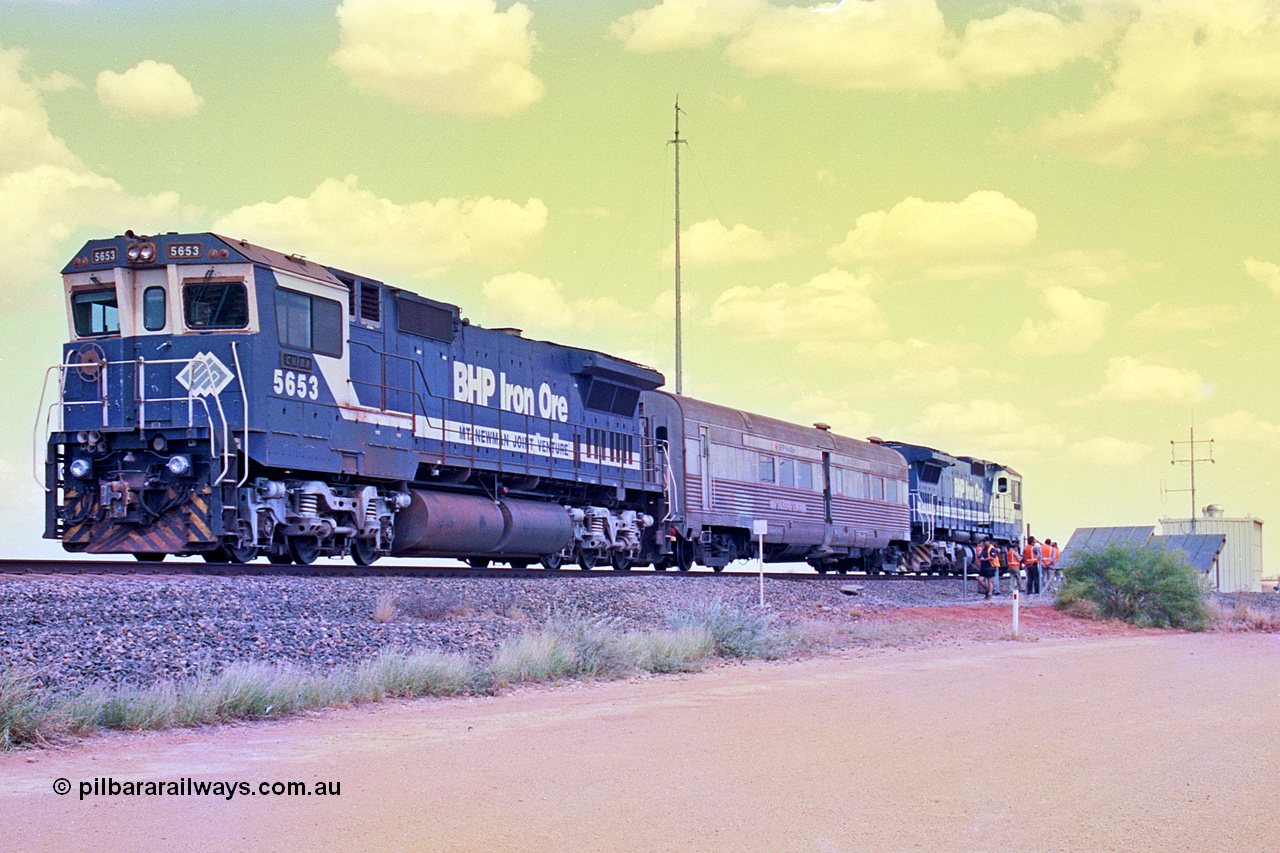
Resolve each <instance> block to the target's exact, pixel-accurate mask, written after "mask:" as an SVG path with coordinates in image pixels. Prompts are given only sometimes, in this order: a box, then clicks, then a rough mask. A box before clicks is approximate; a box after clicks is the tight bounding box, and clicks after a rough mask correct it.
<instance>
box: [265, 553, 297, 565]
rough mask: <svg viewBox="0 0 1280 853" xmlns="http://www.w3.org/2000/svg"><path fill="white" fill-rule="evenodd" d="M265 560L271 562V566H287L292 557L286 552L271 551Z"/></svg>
mask: <svg viewBox="0 0 1280 853" xmlns="http://www.w3.org/2000/svg"><path fill="white" fill-rule="evenodd" d="M267 562H268V563H271V564H272V565H273V566H287V565H289V564H290V563H292V562H293V557H291V556H289V554H288V553H284V554H281V553H277V552H275V551H272V552H271V553H269V554H267Z"/></svg>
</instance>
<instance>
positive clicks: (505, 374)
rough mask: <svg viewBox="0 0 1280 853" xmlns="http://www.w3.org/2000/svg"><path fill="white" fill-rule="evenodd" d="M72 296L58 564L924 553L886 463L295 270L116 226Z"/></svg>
mask: <svg viewBox="0 0 1280 853" xmlns="http://www.w3.org/2000/svg"><path fill="white" fill-rule="evenodd" d="M63 284H64V290H65V295H66V307H67V312H68V325H69V328H70V341H69V342H68V343H66V344H65V345H64V350H63V360H62V363H61V364H59V365H56V366H54V367H53V368H51V369H50V372H49V375H48V376H47V377H46V383H45V384H46V395H47V396H48V401H47V404H46V399H45V398H43V397H42V401H41V415H40V419H39V422H38V430H39V434H38V435H37V443H38V445H39V446H40V451H39V453H40V455H41V456H43V459H42V460H39V461H41V462H42V463H43V465H42V468H43V471H42V473H43V485H44V487H45V490H46V493H47V501H46V523H45V536H46V537H47V538H53V539H58V540H60V541H61V542H62V543H63V547H64V548H65V549H66V550H68V551H73V552H85V553H91V554H107V553H127V554H132V555H134V556H136V557H137V558H138V559H140V560H160V559H163V558H164V556H165V555H168V554H178V555H186V554H200V555H202V556H204V557H205V558H207V559H209V560H214V561H231V562H244V561H248V560H252V559H255V558H257V557H259V556H260V555H261V556H265V557H267V558H268V559H269V560H271V561H273V562H278V563H288V562H296V563H299V564H308V563H311V562H313V561H315V560H316V559H317V558H318V557H321V556H328V557H342V556H347V555H349V556H350V557H351V558H352V559H353V560H354V561H355V562H357V563H360V564H368V563H371V562H373V561H374V560H376V559H377V558H379V557H381V556H385V555H393V556H405V557H451V558H459V559H463V560H466V561H468V562H470V563H471V564H472V565H474V566H485V565H488V564H489V563H490V562H493V561H499V562H505V563H509V564H510V565H512V566H517V567H522V566H527V565H530V564H531V563H533V562H535V561H537V562H541V563H542V564H543V565H544V566H546V567H549V568H558V567H559V566H561V565H563V564H564V563H565V562H566V561H571V562H576V563H577V564H578V565H580V566H581V567H583V568H593V567H595V566H597V565H611V566H612V567H613V568H615V569H619V570H621V569H626V568H629V567H630V566H632V565H650V564H652V565H654V566H656V567H658V568H666V567H669V566H674V567H677V568H679V569H686V570H687V569H688V568H690V567H691V566H692V565H693V564H694V563H695V562H699V563H702V564H703V565H707V566H710V567H712V568H715V569H719V568H721V567H723V566H724V565H725V564H727V563H728V562H730V561H732V560H734V559H737V558H739V557H744V556H747V555H748V554H749V551H750V543H751V541H752V531H753V529H755V527H756V523H757V522H761V521H763V522H766V523H767V529H768V532H767V533H766V534H765V535H764V542H765V548H766V559H768V560H788V561H792V560H806V561H808V562H809V563H810V564H812V565H813V566H815V567H816V568H818V569H820V570H823V571H825V570H828V569H832V568H834V569H837V570H840V571H847V570H849V569H851V568H858V569H861V570H867V571H872V570H879V569H882V568H894V567H897V568H898V569H902V568H903V567H904V566H906V565H907V559H908V555H909V554H910V546H911V544H912V542H913V541H914V540H915V538H917V537H915V536H914V535H913V526H912V517H913V512H914V511H915V507H916V503H917V502H916V499H915V497H914V492H913V489H915V488H916V482H917V480H916V474H915V469H914V468H913V467H909V465H908V464H907V462H906V460H904V458H903V454H902V453H901V452H899V450H898V449H895V448H894V447H892V446H882V445H876V444H873V443H868V442H863V441H856V440H854V439H849V438H843V437H840V436H837V435H834V434H832V433H831V432H830V431H829V430H828V429H823V428H817V427H815V428H807V427H799V426H795V425H792V424H786V423H783V422H781V421H776V420H774V419H771V418H764V417H760V416H756V415H751V414H748V413H745V412H739V411H736V410H732V409H727V408H724V407H720V406H714V405H712V404H708V403H702V402H699V401H696V400H692V399H689V398H685V397H678V396H675V395H671V394H668V393H665V392H663V391H661V390H659V389H660V387H661V386H662V384H663V377H662V375H661V374H660V373H658V372H657V371H655V370H653V369H651V368H648V367H645V366H643V365H639V364H635V363H633V362H630V361H626V360H623V359H619V358H616V357H613V356H610V355H607V354H605V353H600V352H594V351H590V350H584V349H578V348H574V347H567V346H561V345H558V344H553V343H547V342H542V341H533V340H529V339H526V338H525V337H523V336H522V335H521V333H520V332H519V330H515V329H484V328H481V327H479V326H476V325H473V324H471V323H469V322H468V321H467V320H466V319H464V318H463V317H462V316H461V313H460V311H459V309H458V308H457V307H456V306H454V305H449V304H445V303H442V302H437V301H433V300H430V299H426V298H423V297H421V296H419V295H417V294H415V293H412V292H410V291H407V290H403V289H400V288H396V287H392V286H389V285H387V284H384V283H383V282H380V281H376V280H374V279H371V278H367V277H364V276H359V275H355V274H351V273H348V272H346V271H344V270H340V269H337V268H333V267H327V266H322V265H320V264H317V263H314V262H312V261H309V260H307V259H305V258H302V257H300V256H297V255H284V254H280V253H278V252H274V251H271V250H268V249H264V248H261V247H258V246H254V245H252V244H249V243H247V242H244V241H240V240H233V239H228V238H225V237H221V236H218V235H215V234H210V233H199V234H165V235H161V236H154V237H146V236H139V235H135V234H133V233H132V232H126V233H125V234H124V235H122V236H119V237H114V238H111V239H105V240H93V241H90V242H89V243H88V244H86V245H85V246H84V248H83V249H81V250H80V252H78V253H77V254H76V256H75V257H74V258H73V259H72V261H71V262H70V263H69V264H68V265H67V266H66V268H65V269H64V270H63ZM51 389H53V390H51ZM55 397H56V399H54V398H55Z"/></svg>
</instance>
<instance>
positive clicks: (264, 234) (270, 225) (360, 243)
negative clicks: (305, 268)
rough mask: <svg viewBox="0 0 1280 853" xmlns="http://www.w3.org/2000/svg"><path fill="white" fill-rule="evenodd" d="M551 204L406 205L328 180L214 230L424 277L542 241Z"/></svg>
mask: <svg viewBox="0 0 1280 853" xmlns="http://www.w3.org/2000/svg"><path fill="white" fill-rule="evenodd" d="M546 224H547V206H546V205H545V204H543V203H542V201H541V200H540V199H536V198H531V199H529V200H528V201H527V202H525V204H523V205H521V204H518V203H517V202H514V201H508V200H506V199H496V198H492V197H490V196H485V197H483V198H443V199H440V200H438V201H416V202H409V203H407V204H402V203H398V202H394V201H391V200H389V199H385V198H380V197H378V196H376V195H374V194H373V193H372V192H370V191H369V190H366V189H363V188H361V187H360V186H359V181H358V179H357V178H356V177H355V176H354V175H350V176H348V177H347V178H345V179H344V180H341V181H339V180H337V179H334V178H329V179H327V180H325V181H324V182H323V183H321V184H320V186H318V187H316V189H315V190H314V191H313V192H312V193H311V195H309V196H307V197H306V198H298V197H296V196H290V197H288V198H285V199H281V200H280V201H277V202H262V203H260V204H254V205H250V206H248V207H242V208H239V209H238V210H234V211H232V212H231V213H229V214H227V215H226V216H223V217H222V218H220V219H219V220H218V221H217V222H215V223H214V230H215V231H218V232H220V233H223V234H226V235H227V236H229V237H244V238H247V239H249V240H251V241H253V242H256V243H260V244H262V245H266V246H279V247H282V248H285V249H286V251H293V252H299V253H301V254H303V255H307V256H310V257H314V258H324V259H325V260H326V263H333V264H336V265H338V266H343V265H346V266H348V267H350V268H354V269H362V270H385V271H386V274H388V275H396V276H401V277H405V278H409V279H417V280H422V279H426V278H432V277H435V276H438V275H440V274H441V273H443V272H444V271H445V270H448V269H450V268H452V267H455V266H457V265H459V264H465V263H478V264H481V265H484V266H504V265H506V264H509V263H512V262H514V261H516V260H519V259H521V258H524V257H526V256H527V255H528V254H529V253H531V252H532V251H533V250H534V249H536V248H537V247H538V245H539V244H540V243H541V240H542V234H543V231H544V230H545V228H546Z"/></svg>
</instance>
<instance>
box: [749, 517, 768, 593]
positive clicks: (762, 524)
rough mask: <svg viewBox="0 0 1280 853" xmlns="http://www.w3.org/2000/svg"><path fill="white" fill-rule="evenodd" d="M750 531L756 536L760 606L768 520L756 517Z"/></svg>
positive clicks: (762, 591)
mask: <svg viewBox="0 0 1280 853" xmlns="http://www.w3.org/2000/svg"><path fill="white" fill-rule="evenodd" d="M751 532H752V533H754V534H755V536H756V543H757V545H758V550H757V555H758V558H759V560H760V606H761V607H764V535H765V534H766V533H768V532H769V522H768V521H762V520H760V519H757V520H755V521H753V522H751Z"/></svg>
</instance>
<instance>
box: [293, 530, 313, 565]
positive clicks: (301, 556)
mask: <svg viewBox="0 0 1280 853" xmlns="http://www.w3.org/2000/svg"><path fill="white" fill-rule="evenodd" d="M289 556H290V557H292V558H293V561H294V562H295V563H297V564H298V565H299V566H309V565H311V564H312V563H314V562H315V561H316V558H317V557H319V556H320V540H319V539H318V538H316V537H315V536H290V537H289Z"/></svg>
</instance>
